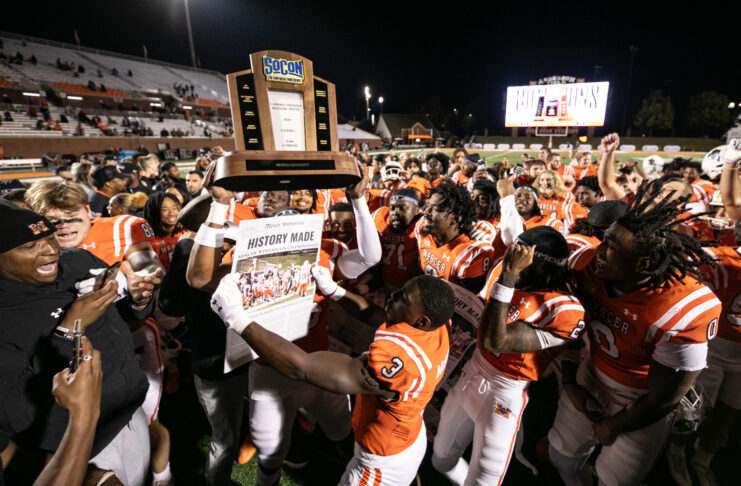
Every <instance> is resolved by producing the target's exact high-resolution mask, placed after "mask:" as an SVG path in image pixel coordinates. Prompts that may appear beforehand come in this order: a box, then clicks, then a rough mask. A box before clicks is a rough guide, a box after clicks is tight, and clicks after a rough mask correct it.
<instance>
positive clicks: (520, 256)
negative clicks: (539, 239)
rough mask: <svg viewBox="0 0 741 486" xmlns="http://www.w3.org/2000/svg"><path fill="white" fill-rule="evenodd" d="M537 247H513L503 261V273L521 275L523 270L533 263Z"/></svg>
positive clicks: (508, 249) (508, 250) (506, 253)
mask: <svg viewBox="0 0 741 486" xmlns="http://www.w3.org/2000/svg"><path fill="white" fill-rule="evenodd" d="M534 252H535V245H533V246H528V245H517V244H514V245H511V246H510V247H509V248H507V251H506V252H505V253H504V259H503V260H502V273H505V272H507V273H511V274H513V275H519V274H520V273H521V272H522V271H523V270H525V269H526V268H527V267H529V266H530V264H531V263H533V253H534Z"/></svg>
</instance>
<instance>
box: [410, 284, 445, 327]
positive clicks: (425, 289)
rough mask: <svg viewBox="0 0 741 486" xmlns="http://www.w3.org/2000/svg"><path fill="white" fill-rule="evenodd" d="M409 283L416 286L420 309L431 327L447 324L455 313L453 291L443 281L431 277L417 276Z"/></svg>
mask: <svg viewBox="0 0 741 486" xmlns="http://www.w3.org/2000/svg"><path fill="white" fill-rule="evenodd" d="M410 282H414V283H415V284H417V288H418V289H419V295H420V297H421V299H422V308H423V311H424V313H425V315H426V316H427V317H428V318H429V319H430V322H431V323H432V325H433V326H435V327H436V328H437V327H440V326H442V325H444V324H445V323H447V322H448V321H449V320H450V319H451V318H452V317H453V313H454V312H455V297H454V295H453V289H451V288H450V285H448V284H447V283H446V282H445V281H444V280H443V279H441V278H437V277H433V276H431V275H417V276H416V277H414V278H413V279H412V280H410Z"/></svg>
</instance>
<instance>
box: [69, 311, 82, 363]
mask: <svg viewBox="0 0 741 486" xmlns="http://www.w3.org/2000/svg"><path fill="white" fill-rule="evenodd" d="M72 332H73V335H72V362H71V363H70V372H71V373H74V372H75V371H77V368H79V367H80V363H82V333H83V329H82V321H81V320H80V319H75V322H74V328H73V329H72Z"/></svg>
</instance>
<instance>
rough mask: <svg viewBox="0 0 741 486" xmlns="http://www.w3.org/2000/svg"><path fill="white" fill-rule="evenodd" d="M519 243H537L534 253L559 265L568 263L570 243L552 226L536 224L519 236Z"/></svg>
mask: <svg viewBox="0 0 741 486" xmlns="http://www.w3.org/2000/svg"><path fill="white" fill-rule="evenodd" d="M517 244H519V245H530V246H531V245H536V246H535V251H534V252H533V254H534V255H535V256H536V257H538V258H540V259H542V260H545V261H548V262H551V263H554V264H556V265H559V266H564V265H566V260H568V258H569V245H568V244H567V243H566V238H564V237H563V235H562V234H561V233H559V232H558V231H556V230H554V229H553V228H551V227H550V226H536V227H535V228H533V229H529V230H527V231H525V232H524V233H521V234H520V236H518V237H517Z"/></svg>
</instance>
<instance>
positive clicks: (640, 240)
mask: <svg viewBox="0 0 741 486" xmlns="http://www.w3.org/2000/svg"><path fill="white" fill-rule="evenodd" d="M654 182H656V181H654ZM661 190H662V187H661V184H653V183H652V184H647V185H643V186H641V187H640V188H639V189H638V193H637V194H636V197H635V199H634V200H633V202H632V203H631V205H630V206H629V207H628V210H627V212H626V213H625V215H623V216H622V217H621V218H619V219H618V220H617V224H619V225H620V226H622V227H623V228H625V229H627V230H628V231H630V232H631V233H633V247H634V248H636V249H637V251H640V252H642V253H643V255H645V256H648V257H649V259H650V261H651V263H650V266H649V268H648V269H647V270H646V272H645V275H646V276H647V277H648V281H647V282H646V285H647V286H648V287H649V288H658V287H662V286H664V285H665V284H667V283H669V282H670V281H671V280H675V281H679V280H681V279H683V278H684V277H685V276H686V275H687V274H688V273H689V274H691V275H697V274H698V273H697V270H698V268H699V267H700V266H702V265H704V264H710V265H712V264H713V263H712V262H713V260H712V259H711V258H710V256H709V255H708V254H707V253H705V252H704V251H703V249H702V245H701V244H700V243H699V242H698V241H696V240H695V239H693V238H691V237H689V236H687V235H684V234H681V233H678V232H677V231H675V230H674V229H673V228H674V227H675V226H676V225H678V224H680V223H684V222H685V221H687V220H689V219H693V218H695V217H696V216H694V215H693V216H690V217H689V218H684V219H677V216H679V215H680V214H682V210H681V209H680V207H681V206H682V204H683V203H685V202H687V200H688V199H689V198H690V196H689V195H686V196H682V197H680V198H678V199H673V197H672V196H673V195H674V192H676V191H672V192H671V193H670V194H668V195H666V196H664V197H663V198H661V199H657V198H658V196H659V194H660V193H661Z"/></svg>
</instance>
